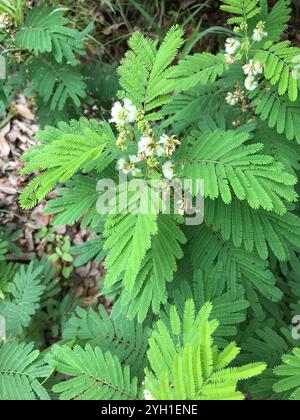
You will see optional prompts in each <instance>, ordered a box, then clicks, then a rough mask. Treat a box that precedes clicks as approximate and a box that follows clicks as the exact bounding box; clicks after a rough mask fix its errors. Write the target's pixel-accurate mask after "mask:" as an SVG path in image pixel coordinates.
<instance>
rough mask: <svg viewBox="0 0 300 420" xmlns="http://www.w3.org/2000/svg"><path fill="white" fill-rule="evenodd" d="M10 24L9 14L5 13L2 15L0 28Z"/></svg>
mask: <svg viewBox="0 0 300 420" xmlns="http://www.w3.org/2000/svg"><path fill="white" fill-rule="evenodd" d="M8 24H9V15H8V14H7V13H3V14H1V15H0V29H4V28H5V27H6V26H7V25H8Z"/></svg>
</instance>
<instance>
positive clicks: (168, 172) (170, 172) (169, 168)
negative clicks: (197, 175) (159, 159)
mask: <svg viewBox="0 0 300 420" xmlns="http://www.w3.org/2000/svg"><path fill="white" fill-rule="evenodd" d="M174 168H175V165H174V163H173V162H172V161H171V160H168V161H167V162H165V163H164V164H163V166H162V171H163V174H164V177H165V178H166V179H173V177H174Z"/></svg>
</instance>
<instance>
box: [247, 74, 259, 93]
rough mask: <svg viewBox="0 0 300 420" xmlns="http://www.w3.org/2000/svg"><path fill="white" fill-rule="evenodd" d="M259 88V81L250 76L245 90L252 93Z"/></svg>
mask: <svg viewBox="0 0 300 420" xmlns="http://www.w3.org/2000/svg"><path fill="white" fill-rule="evenodd" d="M257 87H258V81H257V80H255V78H254V77H253V76H248V77H247V79H246V80H245V88H246V89H247V90H249V91H250V92H252V91H253V90H255V89H256V88H257Z"/></svg>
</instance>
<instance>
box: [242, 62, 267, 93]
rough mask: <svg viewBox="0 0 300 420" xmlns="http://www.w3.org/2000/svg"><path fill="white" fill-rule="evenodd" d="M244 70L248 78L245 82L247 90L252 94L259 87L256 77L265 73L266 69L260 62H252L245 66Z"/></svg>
mask: <svg viewBox="0 0 300 420" xmlns="http://www.w3.org/2000/svg"><path fill="white" fill-rule="evenodd" d="M243 70H244V73H245V75H246V76H247V78H246V80H245V88H246V89H247V90H249V91H250V92H251V91H253V90H255V89H256V88H257V87H258V81H257V80H256V76H258V75H260V74H262V73H263V72H264V67H263V65H262V64H260V63H258V62H254V61H253V60H250V61H249V63H248V64H245V65H244V67H243Z"/></svg>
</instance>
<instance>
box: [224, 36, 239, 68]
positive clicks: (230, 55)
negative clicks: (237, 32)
mask: <svg viewBox="0 0 300 420" xmlns="http://www.w3.org/2000/svg"><path fill="white" fill-rule="evenodd" d="M240 46H241V43H240V41H239V40H238V39H236V38H227V39H226V43H225V51H226V54H225V61H226V63H227V64H234V63H235V57H234V55H235V54H236V52H237V51H238V50H239V48H240Z"/></svg>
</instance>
